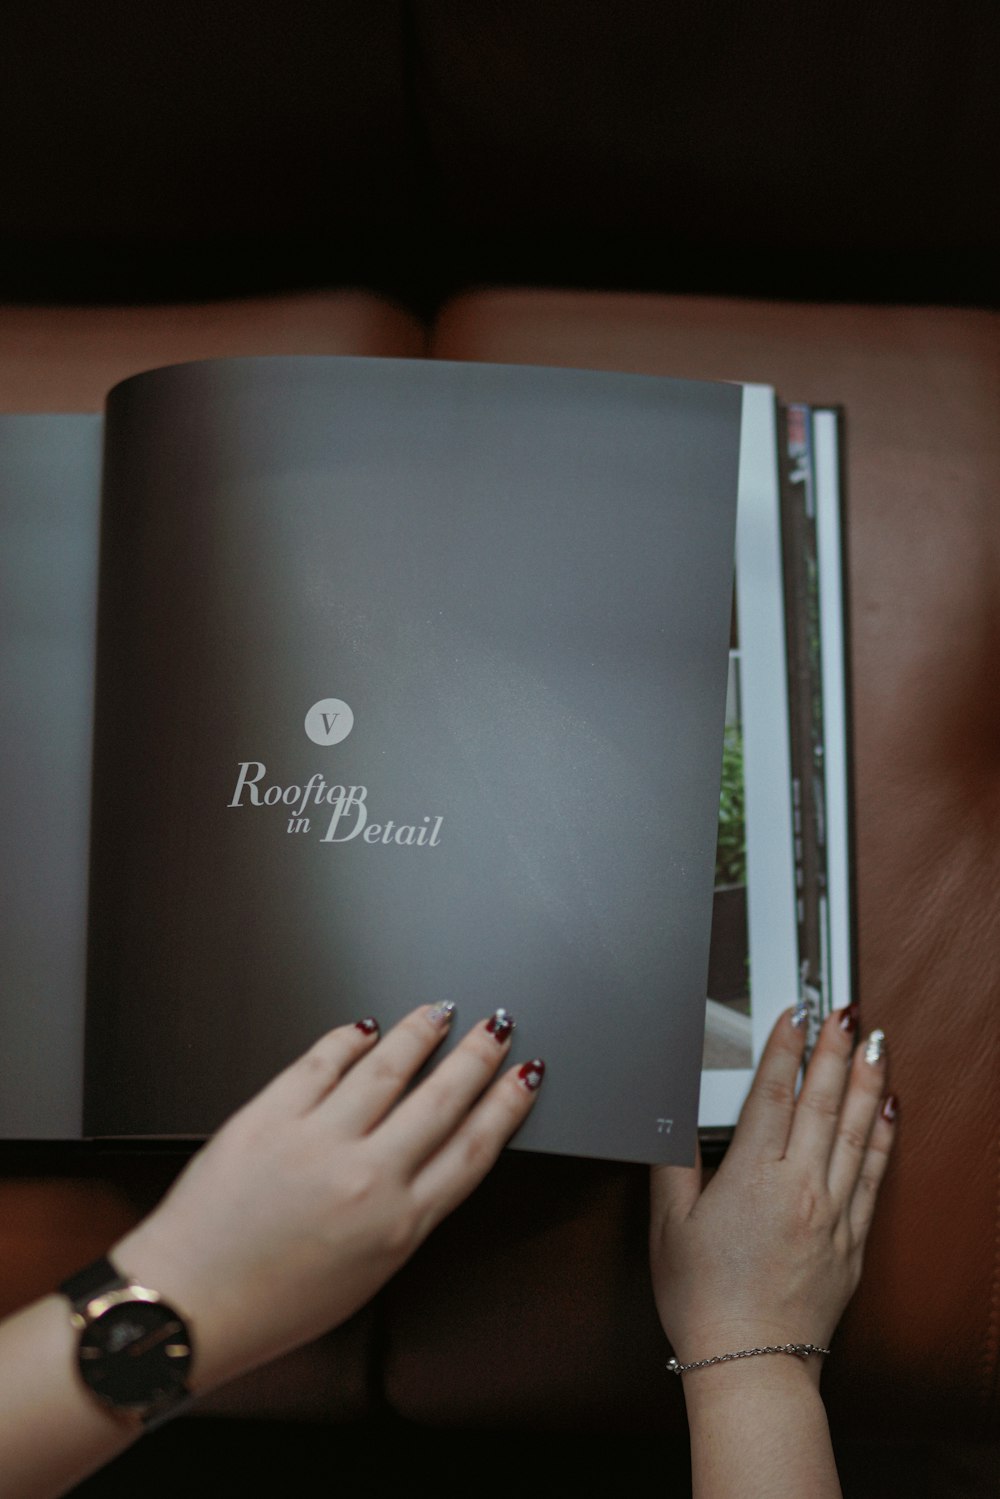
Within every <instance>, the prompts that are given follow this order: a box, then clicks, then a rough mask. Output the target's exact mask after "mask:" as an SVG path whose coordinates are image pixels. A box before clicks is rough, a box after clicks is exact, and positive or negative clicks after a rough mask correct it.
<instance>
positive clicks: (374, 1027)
mask: <svg viewBox="0 0 1000 1499" xmlns="http://www.w3.org/2000/svg"><path fill="white" fill-rule="evenodd" d="M354 1024H355V1026H356V1028H357V1029H358V1030H359V1031H362V1032H363V1033H364V1035H366V1036H377V1035H378V1021H377V1020H373V1019H372V1017H371V1016H370V1015H366V1016H365V1018H364V1020H355V1022H354Z"/></svg>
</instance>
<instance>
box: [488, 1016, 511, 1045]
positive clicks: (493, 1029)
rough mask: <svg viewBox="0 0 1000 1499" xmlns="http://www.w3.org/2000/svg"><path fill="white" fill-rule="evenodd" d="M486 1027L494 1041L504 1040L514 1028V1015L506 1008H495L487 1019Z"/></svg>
mask: <svg viewBox="0 0 1000 1499" xmlns="http://www.w3.org/2000/svg"><path fill="white" fill-rule="evenodd" d="M486 1029H487V1030H488V1031H489V1033H490V1035H491V1036H492V1037H493V1039H494V1041H501V1042H502V1041H506V1039H507V1037H508V1036H509V1035H510V1033H511V1031H512V1030H513V1029H514V1017H513V1015H511V1014H510V1012H509V1011H507V1010H497V1011H496V1012H495V1013H494V1014H492V1015H491V1016H490V1018H489V1020H487V1022H486Z"/></svg>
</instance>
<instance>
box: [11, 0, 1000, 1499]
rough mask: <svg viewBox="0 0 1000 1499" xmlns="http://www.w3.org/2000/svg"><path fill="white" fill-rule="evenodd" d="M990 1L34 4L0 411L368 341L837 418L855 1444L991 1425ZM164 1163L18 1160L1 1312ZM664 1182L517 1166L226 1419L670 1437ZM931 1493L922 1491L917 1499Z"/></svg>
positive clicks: (256, 1381)
mask: <svg viewBox="0 0 1000 1499" xmlns="http://www.w3.org/2000/svg"><path fill="white" fill-rule="evenodd" d="M997 15H998V12H997V10H996V8H995V7H994V6H992V5H990V4H989V3H987V0H981V3H978V0H953V3H952V4H951V5H950V6H949V7H948V8H947V9H946V10H943V9H942V10H934V11H931V10H930V9H929V8H926V9H925V8H921V7H920V6H915V5H913V4H907V3H904V0H887V3H883V4H881V5H879V6H872V5H869V4H862V3H860V0H845V3H844V4H842V5H840V6H838V7H832V8H830V7H824V8H822V9H819V8H817V9H815V10H813V8H809V7H803V6H796V5H793V4H791V3H790V0H788V3H780V4H770V5H768V4H757V5H751V4H749V3H747V0H728V3H720V4H716V5H706V6H700V7H699V6H685V7H681V6H675V5H663V4H654V3H638V4H633V5H629V4H626V5H621V6H618V7H613V6H611V5H609V4H606V3H605V0H600V3H596V4H593V5H587V6H580V5H575V4H570V3H566V0H557V3H551V4H543V5H538V4H529V3H527V0H511V3H506V4H499V3H489V4H479V5H471V6H470V5H464V4H459V3H457V0H439V3H420V0H410V3H400V0H366V3H364V4H327V5H320V4H317V3H310V0H287V3H286V4H284V5H282V6H280V7H279V6H278V5H276V4H268V3H264V0H257V3H253V4H244V5H236V4H233V3H229V0H226V3H221V4H217V5H212V6H201V5H196V4H194V3H193V0H173V3H167V0H140V3H134V4H131V5H125V4H110V5H103V6H99V7H82V6H72V5H68V4H61V3H58V0H35V3H33V4H30V5H28V4H15V5H13V6H10V7H7V8H6V9H5V10H4V13H3V16H2V17H0V28H2V29H3V30H4V31H5V32H6V33H7V35H6V38H5V44H4V46H3V48H2V63H0V66H2V67H3V68H4V69H5V70H6V71H7V75H8V76H7V78H6V81H5V86H4V88H3V89H2V90H0V111H3V113H4V114H6V121H5V122H4V126H3V128H2V129H0V181H2V187H3V190H2V192H0V235H2V241H0V243H2V258H0V296H3V297H4V298H5V299H6V300H5V302H4V305H2V306H0V406H2V408H3V409H8V410H41V409H49V410H54V409H63V410H65V409H96V408H98V407H99V405H100V403H101V401H102V399H103V396H104V393H105V391H106V390H107V388H108V387H109V385H110V384H112V383H113V382H114V381H115V380H117V379H119V378H121V377H122V376H124V375H126V374H129V373H132V372H134V371H135V370H138V369H140V368H143V367H147V366H149V365H151V364H154V363H164V362H168V361H170V360H173V359H191V358H197V357H202V356H209V355H216V354H229V353H254V354H262V353H284V352H288V353H364V354H405V355H418V356H419V355H426V356H427V357H432V358H435V357H436V358H450V359H484V360H499V361H514V362H539V363H549V364H569V365H576V366H593V367H600V368H607V369H622V370H634V371H642V372H647V373H661V374H677V375H690V376H695V377H698V376H704V377H713V378H727V379H749V380H760V381H766V382H769V383H771V384H774V385H775V386H776V387H777V388H778V389H779V391H780V392H781V393H782V394H784V395H786V396H788V397H790V398H796V399H804V400H815V401H826V402H831V401H832V402H838V403H842V404H843V405H844V406H845V408H846V411H847V421H848V434H849V450H848V499H849V525H850V552H849V557H850V593H851V633H852V641H853V691H854V716H855V736H856V737H855V746H854V752H855V785H856V818H857V825H856V836H857V881H858V910H859V941H860V989H861V1002H862V1008H863V1023H864V1024H865V1025H866V1026H872V1025H875V1024H878V1025H881V1026H883V1027H884V1028H885V1030H886V1032H887V1035H888V1038H889V1052H890V1058H891V1063H890V1065H891V1070H892V1081H893V1087H894V1089H895V1091H896V1092H897V1093H898V1094H899V1097H900V1100H901V1124H900V1134H899V1146H898V1152H897V1156H896V1159H895V1160H894V1163H893V1166H892V1168H891V1173H890V1176H889V1178H888V1180H887V1182H886V1185H885V1188H884V1192H883V1200H882V1202H881V1204H880V1209H879V1213H878V1215H877V1219H876V1223H875V1227H874V1231H873V1235H872V1240H871V1245H870V1249H869V1253H868V1259H867V1265H866V1271H865V1277H864V1281H863V1284H862V1287H861V1289H860V1291H859V1293H858V1295H857V1296H856V1298H855V1300H854V1302H853V1303H852V1305H851V1307H850V1308H849V1310H848V1312H847V1315H846V1317H845V1319H844V1322H843V1324H842V1326H841V1329H840V1331H839V1332H838V1334H837V1341H836V1347H835V1356H834V1357H832V1358H831V1359H830V1360H829V1367H828V1369H827V1371H826V1372H825V1374H824V1389H825V1392H826V1395H827V1399H828V1406H829V1409H830V1412H831V1419H832V1421H833V1423H834V1427H835V1429H836V1430H840V1431H843V1432H846V1433H848V1434H850V1435H853V1436H855V1437H858V1438H859V1439H861V1438H866V1437H873V1438H874V1437H878V1438H879V1439H882V1440H885V1439H888V1440H892V1439H895V1440H909V1439H911V1438H912V1437H913V1436H914V1434H915V1433H919V1434H920V1435H921V1436H922V1437H926V1436H927V1435H928V1434H929V1435H931V1436H936V1437H941V1438H948V1439H956V1438H966V1439H974V1440H977V1441H984V1440H986V1439H988V1438H990V1437H993V1438H995V1437H996V1433H997V1416H998V1406H1000V1400H998V1356H1000V1193H998V1184H1000V1135H998V1116H1000V1004H998V982H1000V980H998V978H997V972H998V971H1000V916H998V905H997V898H998V891H1000V779H998V776H1000V758H998V749H997V732H998V721H1000V698H998V686H997V683H998V681H1000V677H998V670H1000V668H998V661H1000V605H998V600H1000V435H998V422H997V417H998V411H1000V403H998V395H1000V387H998V362H1000V361H998V352H1000V350H998V327H1000V319H998V316H997V314H996V312H995V311H994V310H992V307H993V293H994V290H995V287H994V273H995V269H996V254H997V249H998V242H1000V226H998V214H997V202H998V195H997V193H996V182H997V180H998V177H1000V172H998V168H1000V161H998V155H1000V151H998V134H997V130H996V119H995V114H994V110H995V103H994V99H995V78H996V61H997V49H996V42H997ZM177 1164H178V1162H177V1160H176V1159H175V1158H173V1157H171V1156H170V1155H169V1154H163V1155H159V1156H143V1157H133V1156H128V1155H115V1154H113V1153H107V1154H104V1155H101V1156H95V1155H94V1154H93V1153H87V1152H83V1153H80V1152H65V1153H63V1154H62V1155H60V1156H58V1158H55V1157H53V1156H52V1155H51V1154H46V1155H39V1154H32V1153H30V1152H28V1153H25V1152H21V1153H20V1154H18V1153H13V1152H9V1151H8V1153H7V1155H6V1157H4V1158H2V1159H0V1173H2V1174H3V1179H2V1180H0V1254H2V1265H3V1270H2V1278H0V1298H2V1309H4V1310H6V1309H9V1308H11V1307H13V1306H15V1305H17V1304H19V1303H20V1302H21V1301H23V1300H25V1299H27V1298H29V1297H30V1296H32V1295H35V1294H37V1293H40V1292H43V1291H45V1290H47V1289H49V1288H50V1287H51V1286H52V1285H53V1284H54V1283H55V1282H56V1281H57V1280H58V1279H60V1278H61V1277H62V1276H63V1275H64V1274H66V1273H67V1272H69V1271H70V1270H72V1269H73V1268H75V1267H77V1266H78V1265H80V1264H82V1263H84V1262H85V1261H86V1260H87V1259H88V1258H91V1257H93V1256H95V1255H96V1254H98V1253H99V1252H101V1251H102V1250H103V1249H104V1248H105V1247H106V1246H107V1244H108V1243H109V1242H110V1241H111V1240H112V1239H113V1238H114V1237H115V1236H116V1235H117V1234H118V1233H119V1232H120V1231H121V1229H122V1228H123V1227H124V1226H125V1225H126V1224H127V1223H129V1222H130V1221H132V1220H133V1218H134V1217H135V1215H136V1214H137V1213H138V1212H140V1211H142V1210H143V1207H144V1206H145V1205H148V1204H149V1203H150V1202H152V1201H153V1200H154V1199H155V1196H156V1194H157V1192H158V1191H160V1190H161V1189H162V1187H163V1186H164V1185H165V1184H166V1182H167V1181H168V1180H169V1178H170V1174H171V1172H172V1171H173V1170H175V1169H176V1167H177ZM645 1193H646V1183H645V1173H644V1172H642V1171H640V1170H637V1169H635V1168H631V1167H616V1166H613V1165H607V1164H599V1163H594V1162H584V1161H565V1160H554V1159H539V1158H521V1157H517V1156H510V1157H508V1158H505V1159H504V1160H503V1161H502V1162H501V1164H500V1166H499V1168H498V1169H497V1171H496V1173H495V1174H494V1176H493V1177H492V1178H491V1180H490V1181H489V1182H488V1183H487V1184H486V1185H485V1186H484V1187H483V1188H482V1189H481V1191H480V1192H479V1193H478V1194H477V1195H476V1196H475V1197H474V1198H473V1199H472V1200H471V1201H470V1202H469V1203H468V1204H467V1205H466V1206H465V1207H464V1208H463V1209H461V1210H460V1211H459V1212H458V1213H456V1214H455V1216H454V1218H453V1219H452V1220H450V1221H449V1222H447V1223H446V1224H445V1225H444V1226H443V1227H442V1229H441V1230H440V1231H439V1232H438V1234H437V1235H436V1236H435V1238H434V1239H433V1240H432V1241H431V1242H430V1243H429V1244H428V1245H427V1246H426V1247H425V1248H424V1249H423V1250H422V1251H421V1252H420V1253H419V1254H418V1255H417V1257H416V1259H415V1260H414V1261H413V1263H412V1264H411V1265H410V1266H409V1267H408V1268H407V1269H406V1270H405V1271H404V1272H403V1274H402V1275H401V1276H400V1277H399V1278H398V1279H397V1281H395V1282H394V1283H393V1284H392V1285H391V1286H390V1287H389V1288H388V1289H387V1290H386V1291H385V1292H384V1293H383V1294H382V1295H381V1296H380V1297H379V1298H378V1300H377V1301H376V1303H375V1304H374V1306H373V1307H371V1308H369V1309H367V1310H366V1311H365V1312H364V1313H362V1314H361V1315H360V1316H359V1317H357V1318H356V1319H354V1321H353V1322H352V1323H351V1324H349V1325H348V1326H347V1327H345V1328H343V1329H341V1330H339V1331H338V1332H337V1333H335V1334H333V1335H332V1336H331V1337H329V1338H327V1339H324V1340H322V1342H321V1343H319V1344H317V1345H315V1346H314V1347H312V1348H310V1349H308V1350H305V1351H303V1352H302V1353H300V1354H298V1355H296V1356H295V1357H294V1358H291V1359H288V1360H285V1361H283V1364H282V1366H280V1367H276V1368H275V1369H272V1370H270V1371H261V1372H260V1373H259V1374H257V1375H255V1376H253V1377H252V1378H251V1379H249V1380H247V1381H244V1382H243V1383H242V1384H241V1385H239V1386H234V1387H233V1388H232V1389H231V1390H230V1391H228V1392H225V1393H224V1394H222V1395H220V1396H219V1397H218V1398H217V1400H216V1401H215V1402H213V1406H214V1409H215V1410H216V1411H218V1412H229V1413H236V1412H238V1413H242V1414H246V1415H263V1414H267V1415H268V1416H270V1417H271V1418H276V1417H279V1418H280V1417H282V1416H285V1417H309V1418H313V1417H315V1418H319V1419H322V1420H325V1421H331V1422H340V1423H345V1422H348V1421H352V1420H355V1419H358V1418H361V1417H364V1416H366V1415H368V1414H370V1413H372V1412H375V1411H386V1410H388V1411H390V1412H393V1413H395V1414H396V1415H398V1416H401V1417H403V1418H405V1419H406V1420H407V1421H408V1422H410V1423H414V1424H418V1425H421V1426H426V1427H435V1426H436V1427H442V1428H445V1427H447V1428H454V1427H462V1426H464V1427H469V1428H477V1429H491V1428H499V1427H504V1428H508V1429H514V1430H524V1431H532V1430H552V1431H560V1430H562V1431H584V1430H594V1429H600V1430H606V1431H609V1432H631V1433H649V1432H663V1433H667V1434H669V1433H674V1434H675V1435H676V1436H677V1438H678V1440H681V1439H682V1435H683V1429H684V1427H683V1419H684V1418H683V1400H682V1394H681V1391H680V1389H679V1388H678V1387H677V1385H676V1382H670V1383H668V1382H667V1380H666V1378H665V1377H662V1369H663V1362H664V1358H665V1356H666V1354H665V1347H664V1341H663V1338H662V1334H661V1333H660V1330H659V1325H658V1322H657V1319H656V1315H655V1311H654V1308H653V1302H652V1297H651V1294H650V1290H649V1284H648V1274H647V1271H646V1266H645V1223H646V1202H645ZM928 1492H931V1490H928Z"/></svg>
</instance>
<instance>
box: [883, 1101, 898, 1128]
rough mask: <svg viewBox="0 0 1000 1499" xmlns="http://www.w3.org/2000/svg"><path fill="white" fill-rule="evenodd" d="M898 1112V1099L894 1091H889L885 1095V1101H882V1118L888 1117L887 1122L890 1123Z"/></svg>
mask: <svg viewBox="0 0 1000 1499" xmlns="http://www.w3.org/2000/svg"><path fill="white" fill-rule="evenodd" d="M898 1113H899V1099H898V1098H897V1097H896V1095H895V1093H890V1094H889V1095H888V1096H887V1098H886V1100H885V1103H883V1105H882V1118H883V1119H888V1121H889V1123H890V1124H892V1123H893V1121H894V1120H895V1118H896V1115H897V1114H898Z"/></svg>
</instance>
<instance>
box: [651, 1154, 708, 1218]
mask: <svg viewBox="0 0 1000 1499" xmlns="http://www.w3.org/2000/svg"><path fill="white" fill-rule="evenodd" d="M701 1180H702V1176H701V1146H700V1144H698V1143H697V1141H696V1142H695V1157H694V1165H693V1166H654V1167H653V1168H652V1172H651V1177H650V1217H651V1227H652V1231H653V1233H654V1234H655V1233H657V1232H658V1231H659V1229H660V1227H661V1225H662V1224H664V1223H666V1222H667V1221H668V1220H670V1219H673V1220H675V1221H676V1220H677V1219H683V1218H686V1217H687V1216H688V1214H689V1213H690V1212H691V1209H692V1208H693V1207H694V1205H695V1203H696V1202H697V1201H698V1198H699V1197H700V1196H701Z"/></svg>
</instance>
